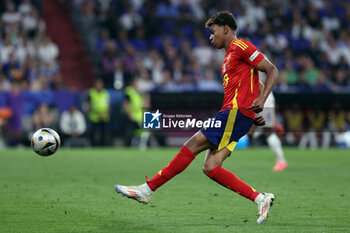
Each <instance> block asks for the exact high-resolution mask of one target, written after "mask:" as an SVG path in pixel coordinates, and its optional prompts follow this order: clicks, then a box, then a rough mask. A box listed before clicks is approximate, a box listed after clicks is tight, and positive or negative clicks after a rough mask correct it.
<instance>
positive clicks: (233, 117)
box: [218, 108, 238, 150]
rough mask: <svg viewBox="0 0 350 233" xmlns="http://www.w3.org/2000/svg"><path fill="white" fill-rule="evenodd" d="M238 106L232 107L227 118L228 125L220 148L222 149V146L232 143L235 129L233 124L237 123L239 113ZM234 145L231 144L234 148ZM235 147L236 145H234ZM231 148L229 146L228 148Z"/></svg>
mask: <svg viewBox="0 0 350 233" xmlns="http://www.w3.org/2000/svg"><path fill="white" fill-rule="evenodd" d="M237 110H238V109H237V108H234V109H231V110H230V113H229V115H228V118H227V122H226V126H225V131H224V135H223V136H222V138H221V141H220V144H219V147H218V150H221V149H222V148H224V147H226V146H228V145H229V143H230V139H231V135H232V131H233V126H234V125H235V121H236V115H237ZM232 146H233V145H231V146H230V148H232ZM233 148H234V146H233ZM228 149H229V148H228Z"/></svg>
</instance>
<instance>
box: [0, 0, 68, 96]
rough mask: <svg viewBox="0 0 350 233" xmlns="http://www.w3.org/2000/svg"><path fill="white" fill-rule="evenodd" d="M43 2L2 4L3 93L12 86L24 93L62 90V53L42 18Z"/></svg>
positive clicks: (0, 52)
mask: <svg viewBox="0 0 350 233" xmlns="http://www.w3.org/2000/svg"><path fill="white" fill-rule="evenodd" d="M41 7H42V2H41V1H38V0H35V1H32V0H23V1H10V0H6V1H1V3H0V14H1V21H0V28H1V33H0V90H1V91H10V90H11V87H12V86H13V85H15V86H19V88H20V89H21V90H47V89H57V88H60V87H61V85H62V84H61V82H60V79H61V77H60V72H59V62H58V60H57V59H58V55H59V50H58V47H57V45H56V44H55V43H53V42H52V40H51V39H50V36H49V35H47V33H46V23H45V21H44V20H43V18H42V17H41Z"/></svg>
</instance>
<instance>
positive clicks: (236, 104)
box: [232, 88, 238, 109]
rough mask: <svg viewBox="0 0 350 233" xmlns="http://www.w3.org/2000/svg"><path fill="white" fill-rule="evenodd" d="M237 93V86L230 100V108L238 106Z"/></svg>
mask: <svg viewBox="0 0 350 233" xmlns="http://www.w3.org/2000/svg"><path fill="white" fill-rule="evenodd" d="M237 93H238V88H237V89H236V90H235V97H234V98H233V100H232V109H237V108H238V103H237Z"/></svg>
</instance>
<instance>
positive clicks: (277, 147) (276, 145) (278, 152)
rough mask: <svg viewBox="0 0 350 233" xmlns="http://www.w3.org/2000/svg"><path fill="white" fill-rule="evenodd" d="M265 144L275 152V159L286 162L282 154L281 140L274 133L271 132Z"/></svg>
mask: <svg viewBox="0 0 350 233" xmlns="http://www.w3.org/2000/svg"><path fill="white" fill-rule="evenodd" d="M267 144H268V145H269V147H270V148H271V150H272V151H273V153H274V154H275V156H276V160H277V161H278V162H286V159H285V158H284V155H283V150H282V143H281V140H280V139H279V138H278V137H277V135H276V134H275V133H272V134H271V135H270V136H268V137H267Z"/></svg>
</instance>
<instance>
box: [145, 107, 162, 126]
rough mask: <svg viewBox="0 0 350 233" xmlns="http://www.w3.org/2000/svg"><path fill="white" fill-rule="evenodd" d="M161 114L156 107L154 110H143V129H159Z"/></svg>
mask: <svg viewBox="0 0 350 233" xmlns="http://www.w3.org/2000/svg"><path fill="white" fill-rule="evenodd" d="M161 115H162V113H160V112H159V109H157V111H156V112H143V128H144V129H160V128H161V124H160V121H161Z"/></svg>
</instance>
